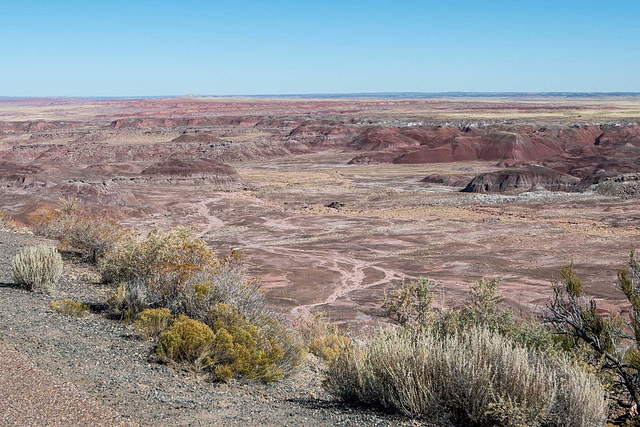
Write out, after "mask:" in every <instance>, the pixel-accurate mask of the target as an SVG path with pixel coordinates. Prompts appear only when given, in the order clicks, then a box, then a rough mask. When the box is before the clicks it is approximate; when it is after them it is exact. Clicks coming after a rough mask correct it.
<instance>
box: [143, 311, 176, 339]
mask: <svg viewBox="0 0 640 427" xmlns="http://www.w3.org/2000/svg"><path fill="white" fill-rule="evenodd" d="M172 320H173V315H172V314H171V310H169V309H168V308H149V309H147V310H144V311H142V312H141V313H140V314H139V315H138V319H137V320H136V321H135V323H134V326H135V328H136V329H137V330H138V331H139V332H140V335H142V336H143V337H145V338H157V337H158V336H159V335H160V334H161V333H162V332H164V331H166V330H167V329H169V325H170V324H171V321H172Z"/></svg>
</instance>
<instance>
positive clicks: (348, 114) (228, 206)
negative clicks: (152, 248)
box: [0, 95, 640, 325]
mask: <svg viewBox="0 0 640 427" xmlns="http://www.w3.org/2000/svg"><path fill="white" fill-rule="evenodd" d="M0 114H1V116H0V120H1V122H0V138H1V139H0V159H1V160H0V161H1V162H2V163H1V164H0V166H1V167H0V183H1V185H2V190H1V191H2V197H1V201H0V209H3V210H5V211H6V212H7V213H9V214H10V215H12V216H15V217H16V218H17V219H18V220H19V221H22V222H25V223H26V222H28V220H29V218H30V216H32V215H34V214H35V213H37V212H38V211H39V210H40V209H42V208H43V207H47V206H55V205H56V203H57V202H58V198H59V197H66V196H73V197H77V198H78V199H79V200H80V202H81V205H82V207H83V208H85V209H88V210H90V211H91V212H93V213H96V214H100V215H104V216H106V217H108V218H112V219H115V220H117V221H119V222H121V223H123V224H127V225H132V226H135V227H138V228H140V229H147V230H148V229H149V228H150V227H152V226H159V227H163V228H167V227H171V226H175V225H193V226H195V227H196V229H197V232H198V235H199V236H201V237H202V238H204V239H205V240H206V241H207V242H208V243H209V244H210V245H211V246H212V247H213V248H214V249H215V250H216V252H218V253H220V254H224V253H227V252H228V251H229V250H231V249H235V250H239V251H241V252H242V253H244V254H245V256H246V260H247V262H248V264H249V266H250V270H249V271H250V273H251V274H252V275H259V276H260V280H261V283H262V285H263V286H264V288H265V289H266V290H267V294H268V297H269V300H270V301H271V302H272V303H273V304H274V305H275V306H277V307H278V308H279V309H281V310H282V311H284V312H286V313H288V315H290V316H291V317H295V315H297V314H300V313H303V312H309V311H314V310H322V311H325V312H327V313H328V314H329V316H330V317H331V318H332V319H333V320H335V321H337V322H340V323H345V324H349V325H354V324H368V323H372V322H373V323H375V320H376V319H378V318H380V317H381V311H380V305H381V302H382V297H383V293H384V291H385V290H389V289H392V288H394V287H395V286H397V285H398V283H399V282H400V281H401V280H403V279H405V280H410V279H415V278H417V277H419V276H427V277H430V278H432V279H433V280H435V281H437V283H438V290H437V294H438V298H437V300H436V304H438V305H440V306H445V307H447V306H455V305H456V303H457V302H459V300H460V295H461V292H463V291H464V290H465V289H466V288H467V286H468V284H469V283H471V282H473V281H474V280H476V279H478V278H480V277H499V278H501V279H502V280H503V284H502V287H503V293H504V296H505V302H506V303H507V304H509V305H511V306H512V307H514V308H516V309H517V310H518V311H520V312H522V313H523V315H525V316H526V315H529V314H530V313H531V312H534V311H535V310H536V309H537V307H539V306H540V305H544V303H545V301H546V298H547V297H548V294H549V291H550V289H551V279H552V278H553V277H554V274H555V273H556V272H557V271H558V269H559V268H560V267H561V266H562V265H564V264H566V263H568V262H570V261H572V260H573V262H574V263H575V266H576V269H577V271H579V272H580V274H581V275H582V276H583V277H584V278H585V283H586V286H587V291H588V293H589V294H591V295H594V296H595V297H597V298H598V299H599V300H602V302H601V307H604V308H606V309H607V310H610V309H612V310H624V309H625V308H626V306H625V304H624V302H623V301H624V296H623V295H622V294H621V293H620V292H619V290H618V289H616V287H615V285H614V282H615V277H616V271H617V269H619V268H620V267H622V266H623V265H624V263H625V261H626V255H627V254H628V252H629V251H630V249H632V248H633V247H635V246H637V244H638V243H640V234H639V228H638V227H639V225H640V223H639V219H640V217H639V216H638V212H640V211H639V207H638V198H637V196H638V194H640V181H638V179H639V178H640V175H638V174H637V172H638V166H639V165H640V157H639V156H640V125H638V124H637V118H638V117H640V99H639V98H638V97H635V96H623V95H620V96H604V95H603V96H593V95H592V96H586V95H585V96H582V97H580V96H573V97H568V96H562V95H549V96H546V97H545V96H540V95H537V96H534V95H532V96H520V97H508V96H500V97H497V96H496V97H489V96H487V97H483V98H478V97H464V96H462V95H459V96H455V97H454V96H452V97H449V98H443V97H440V98H424V99H404V98H400V99H393V98H384V97H380V98H376V97H361V98H358V97H344V98H326V99H313V98H304V97H302V98H286V97H285V98H280V99H269V98H206V97H205V98H165V99H163V98H159V99H155V98H150V99H64V98H60V99H17V100H11V99H5V100H1V101H0Z"/></svg>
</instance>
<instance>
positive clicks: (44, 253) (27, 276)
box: [11, 246, 62, 294]
mask: <svg viewBox="0 0 640 427" xmlns="http://www.w3.org/2000/svg"><path fill="white" fill-rule="evenodd" d="M11 268H12V272H13V280H14V282H15V283H16V284H17V285H18V286H21V287H23V288H25V289H27V290H30V291H34V292H43V293H47V294H48V293H51V292H53V291H54V290H55V287H56V284H57V283H58V281H59V280H60V277H61V276H62V257H61V256H60V254H59V253H58V251H57V250H56V248H54V247H51V246H31V247H28V248H25V249H22V250H21V251H20V252H18V254H17V255H16V256H15V257H14V258H13V261H12V263H11Z"/></svg>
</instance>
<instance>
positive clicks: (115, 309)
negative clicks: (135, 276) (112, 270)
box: [106, 280, 149, 321]
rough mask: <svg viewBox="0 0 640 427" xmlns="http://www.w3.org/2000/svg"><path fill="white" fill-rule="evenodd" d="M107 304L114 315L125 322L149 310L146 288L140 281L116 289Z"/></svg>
mask: <svg viewBox="0 0 640 427" xmlns="http://www.w3.org/2000/svg"><path fill="white" fill-rule="evenodd" d="M106 303H107V305H108V306H109V309H110V310H111V313H113V315H115V316H116V317H119V318H120V319H121V320H125V321H129V320H132V319H134V318H135V317H136V316H137V315H138V314H139V313H140V312H141V311H143V310H146V309H147V308H149V304H148V301H147V293H146V287H145V285H144V283H143V282H142V281H140V280H135V281H133V282H130V283H124V284H122V285H119V286H118V287H116V289H115V290H114V291H113V292H111V294H110V295H109V297H108V298H107V300H106Z"/></svg>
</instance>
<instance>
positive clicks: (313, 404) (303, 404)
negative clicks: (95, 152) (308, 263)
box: [0, 232, 416, 426]
mask: <svg viewBox="0 0 640 427" xmlns="http://www.w3.org/2000/svg"><path fill="white" fill-rule="evenodd" d="M42 241H43V240H42V239H39V238H36V237H34V236H30V235H25V234H16V233H8V232H0V301H2V302H1V303H0V420H3V422H4V424H9V425H69V424H85V425H91V424H93V425H117V424H140V425H149V424H156V425H312V424H313V425H345V426H347V425H381V426H384V425H415V424H416V423H415V422H413V421H410V420H407V419H403V418H400V417H397V416H394V415H388V414H384V413H381V412H376V411H371V410H366V409H364V408H361V407H353V406H346V405H343V404H341V403H339V402H336V401H334V400H332V399H331V397H330V396H328V395H327V394H326V393H325V392H324V390H323V389H322V387H321V379H322V375H321V370H320V368H319V367H318V365H316V364H314V363H307V364H306V365H305V366H304V367H303V368H302V369H301V370H300V372H299V373H297V374H296V375H294V376H292V377H290V378H287V379H285V380H283V381H281V382H278V383H276V384H271V385H262V384H255V383H249V382H242V381H233V382H231V383H229V384H214V383H210V382H208V381H207V380H206V378H204V377H203V376H201V375H198V374H197V373H195V372H189V371H185V370H182V369H180V368H179V367H173V366H167V365H162V364H158V363H155V362H153V361H152V360H150V355H151V354H152V351H153V345H152V343H150V342H145V341H142V340H140V339H139V338H137V337H136V336H135V334H134V332H133V330H132V329H131V327H130V326H129V325H127V324H124V323H121V322H119V321H115V320H111V319H109V318H107V316H106V315H105V313H104V312H102V311H101V307H102V301H104V297H105V296H106V295H107V292H108V289H106V288H104V287H102V286H100V285H99V284H97V281H96V279H97V276H96V274H95V273H94V272H92V270H91V269H90V268H88V267H87V266H84V265H82V264H81V263H79V262H77V261H74V260H72V259H65V271H64V274H63V278H62V280H61V283H60V284H59V289H58V291H57V292H56V294H55V295H52V296H45V295H38V294H34V293H31V292H27V291H23V290H21V289H17V288H15V287H12V286H11V271H10V260H11V258H12V257H13V256H14V254H15V253H17V252H18V250H19V249H20V248H21V247H24V246H30V245H33V244H36V243H38V242H42ZM61 298H73V299H76V300H79V301H82V302H85V303H89V304H91V305H92V308H93V309H92V313H91V314H90V315H89V316H87V317H85V318H83V319H78V318H75V317H71V316H64V315H61V314H58V313H56V312H54V311H53V310H51V309H50V308H49V302H50V301H51V300H53V299H61Z"/></svg>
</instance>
